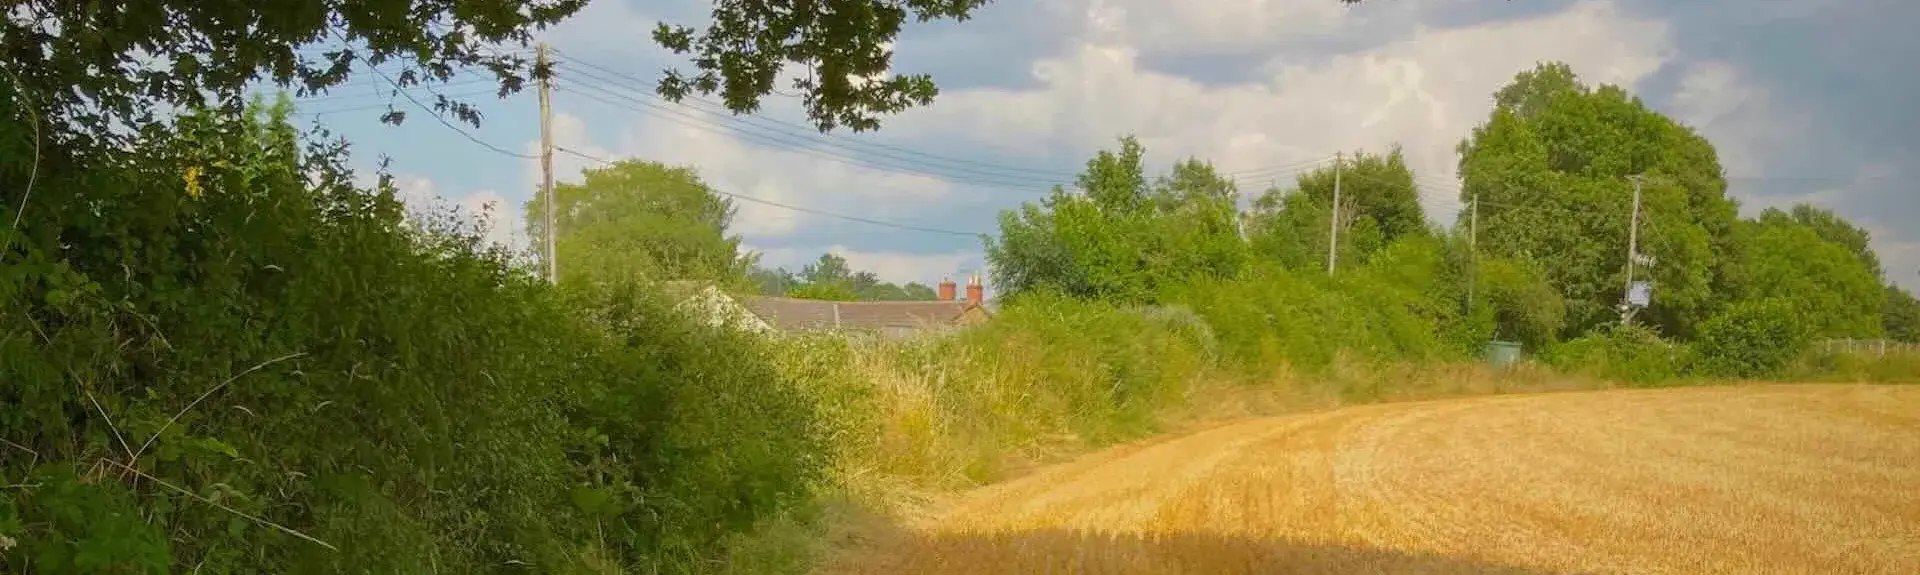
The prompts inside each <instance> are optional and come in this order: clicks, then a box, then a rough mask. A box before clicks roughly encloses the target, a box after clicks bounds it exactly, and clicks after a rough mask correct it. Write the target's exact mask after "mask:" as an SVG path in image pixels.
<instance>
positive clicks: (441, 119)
mask: <svg viewBox="0 0 1920 575" xmlns="http://www.w3.org/2000/svg"><path fill="white" fill-rule="evenodd" d="M353 58H354V59H355V60H359V61H360V62H361V63H366V59H364V58H361V57H360V55H358V54H355V55H354V56H353ZM367 70H368V71H370V72H373V74H374V75H375V76H379V77H380V79H382V80H386V81H387V84H390V85H392V86H393V90H394V91H395V92H399V93H400V95H401V96H405V97H406V98H407V101H408V102H413V105H414V106H418V107H419V108H420V110H421V111H424V112H426V113H427V114H428V115H430V116H433V119H434V120H438V121H439V122H440V125H442V126H446V127H447V129H449V130H453V131H454V132H455V133H458V134H460V135H461V136H463V137H465V138H466V139H467V140H468V141H471V142H473V143H475V144H479V145H481V146H482V147H485V148H487V149H489V150H493V151H495V152H499V153H501V154H504V155H508V156H513V157H515V158H522V159H528V160H537V159H540V157H539V156H535V155H532V154H519V153H514V152H510V151H507V149H506V148H502V147H499V146H495V145H493V144H491V143H488V142H487V141H485V140H481V139H480V138H476V137H474V135H473V134H470V133H467V131H466V130H462V129H460V127H459V126H455V125H453V122H449V121H447V119H446V118H445V117H442V116H441V115H440V114H439V113H437V112H434V111H433V109H432V108H429V107H427V105H426V104H422V103H420V100H419V99H417V98H414V97H413V93H412V92H408V91H406V90H405V89H402V88H401V87H400V83H399V82H395V81H393V78H389V77H387V75H386V74H385V73H383V72H381V71H380V69H379V68H375V67H373V65H372V64H367Z"/></svg>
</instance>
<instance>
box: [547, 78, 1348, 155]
mask: <svg viewBox="0 0 1920 575" xmlns="http://www.w3.org/2000/svg"><path fill="white" fill-rule="evenodd" d="M555 52H556V53H557V54H559V55H561V56H563V57H568V58H569V60H568V61H569V62H572V63H576V64H579V65H580V66H584V67H586V68H588V69H591V70H595V71H598V72H599V73H594V72H586V71H580V70H578V69H576V70H575V71H576V72H578V74H579V77H582V78H586V79H589V80H593V81H597V82H602V83H605V84H608V85H611V86H613V87H614V88H617V89H618V90H619V91H629V92H633V93H637V94H641V95H643V96H645V97H646V98H649V99H652V100H658V101H659V102H660V104H654V103H652V102H640V101H638V100H637V99H635V98H633V97H631V96H627V95H625V94H621V93H619V92H618V91H616V90H613V89H608V88H606V87H604V86H599V85H592V84H586V87H588V88H592V89H595V90H597V91H600V92H602V93H608V94H612V95H615V96H616V97H619V98H621V99H624V100H628V101H633V102H635V103H638V104H642V105H645V106H648V107H649V108H653V109H656V110H663V109H665V108H664V107H663V106H661V104H664V105H668V106H680V107H687V108H693V109H695V110H698V111H701V112H704V113H711V114H717V115H722V117H725V118H729V119H731V118H733V117H734V116H736V114H734V112H733V111H732V110H731V109H728V108H727V107H726V106H725V105H723V104H720V103H718V102H714V101H712V100H708V99H705V98H701V97H699V96H692V95H689V96H688V97H687V98H686V99H687V100H692V101H694V102H697V103H701V104H705V105H706V107H705V108H701V107H699V106H694V105H691V104H687V103H685V102H675V101H673V100H669V99H667V98H665V97H662V96H659V95H658V94H654V93H653V92H652V91H650V90H646V89H643V88H641V87H640V86H643V85H644V84H645V83H646V81H645V80H642V79H640V78H636V77H634V76H631V75H627V74H623V73H620V72H618V71H614V70H611V69H609V68H607V67H605V66H600V65H596V64H593V63H591V62H587V61H584V60H581V59H578V58H572V57H570V56H568V54H566V53H564V52H559V51H557V50H556V51H555ZM608 76H612V77H613V78H608ZM615 78H617V79H615ZM576 93H578V92H576ZM603 102H604V101H603ZM738 116H744V118H746V120H745V121H751V120H756V119H757V120H760V123H761V124H763V125H766V126H767V127H769V128H772V129H776V130H779V132H780V135H783V136H797V137H798V138H800V139H801V140H802V141H806V142H810V143H812V142H819V143H828V142H832V141H833V140H841V141H845V142H847V144H839V143H837V142H832V143H828V145H829V146H833V147H838V148H842V149H848V150H849V151H856V152H857V151H858V150H852V148H851V146H861V147H865V148H871V149H873V150H878V151H879V152H881V153H880V154H878V155H881V156H884V157H890V158H893V159H898V160H904V161H920V160H916V159H915V158H919V159H922V160H926V161H932V162H939V163H946V164H951V165H953V166H955V167H954V168H952V169H955V170H960V171H963V172H967V173H970V174H973V175H977V176H981V177H985V178H999V179H1003V180H1005V179H1007V178H1018V179H1019V181H1021V183H1022V185H1026V184H1030V183H1034V182H1032V181H1030V180H1028V178H1031V177H1033V176H1032V175H1041V176H1049V177H1051V178H1052V179H1048V180H1044V181H1042V182H1040V183H1043V184H1045V185H1046V186H1052V185H1069V184H1071V183H1072V181H1071V180H1073V179H1075V178H1078V177H1079V173H1078V172H1070V171H1064V170H1049V169H1040V168H1026V167H1019V166H1005V165H998V164H991V163H986V162H981V161H977V160H969V159H964V158H956V157H951V156H941V155H937V154H931V153H927V152H922V151H919V150H913V149H910V148H904V147H900V146H894V145H888V144H882V143H877V142H868V141H863V140H860V139H857V138H853V137H849V136H846V135H843V134H838V133H826V134H822V133H821V132H820V131H819V130H817V129H815V128H813V127H811V126H806V125H802V124H797V123H794V122H789V121H783V120H780V119H777V118H772V117H768V116H765V115H761V114H753V113H749V114H744V115H738ZM745 121H743V123H744V122H745ZM706 123H708V124H710V125H711V124H713V122H706ZM726 129H729V130H735V131H740V130H738V129H736V128H733V127H730V126H729V127H726ZM822 136H824V137H825V138H824V139H823V138H822ZM902 155H904V156H911V157H901V156H902ZM1330 159H1332V156H1331V155H1327V156H1321V157H1318V158H1313V159H1309V160H1304V161H1298V162H1293V163H1290V164H1282V165H1278V166H1267V167H1261V168H1254V169H1250V170H1241V171H1235V172H1222V173H1220V174H1219V175H1220V176H1222V177H1228V178H1231V177H1235V176H1248V177H1252V176H1255V175H1269V176H1270V175H1279V174H1284V173H1290V172H1294V171H1298V170H1299V169H1301V168H1304V167H1309V166H1314V165H1318V164H1322V163H1325V162H1326V161H1328V160H1330ZM969 166H971V167H969ZM989 171H997V172H1000V173H991V172H989ZM922 173H924V172H922ZM1020 174H1032V175H1020Z"/></svg>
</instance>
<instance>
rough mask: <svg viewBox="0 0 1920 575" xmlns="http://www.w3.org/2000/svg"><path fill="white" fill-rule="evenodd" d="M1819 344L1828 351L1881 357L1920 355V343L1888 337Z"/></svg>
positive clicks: (1840, 340)
mask: <svg viewBox="0 0 1920 575" xmlns="http://www.w3.org/2000/svg"><path fill="white" fill-rule="evenodd" d="M1817 345H1818V347H1819V348H1820V349H1823V350H1826V352H1827V353H1847V354H1865V355H1875V356H1879V357H1886V356H1888V355H1907V354H1912V355H1920V343H1908V342H1904V341H1893V340H1886V339H1828V340H1822V341H1820V342H1819V343H1818V344H1817Z"/></svg>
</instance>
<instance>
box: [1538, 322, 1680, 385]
mask: <svg viewBox="0 0 1920 575" xmlns="http://www.w3.org/2000/svg"><path fill="white" fill-rule="evenodd" d="M1545 359H1546V360H1547V363H1548V364H1550V365H1552V366H1554V367H1555V368H1556V369H1559V370H1561V371H1565V372H1570V373H1581V374H1587V375H1592V376H1596V377H1602V378H1606V379H1611V380H1615V381H1621V382H1626V383H1633V384H1640V385H1651V384H1659V383H1664V382H1668V381H1671V380H1674V379H1678V378H1680V377H1683V376H1685V375H1687V374H1688V373H1689V371H1690V370H1691V366H1692V364H1693V361H1694V360H1693V350H1692V349H1691V348H1689V347H1688V346H1687V345H1685V344H1680V343H1675V342H1671V341H1667V340H1666V339H1663V338H1661V337H1660V336H1659V334H1656V333H1654V332H1653V330H1651V329H1648V328H1646V327H1643V326H1641V325H1638V324H1629V325H1627V326H1625V327H1621V326H1609V327H1605V328H1601V329H1600V330H1598V331H1596V332H1594V333H1592V334H1589V335H1586V336H1583V337H1580V338H1576V339H1573V340H1570V341H1566V342H1562V343H1560V344H1557V345H1554V346H1552V347H1549V348H1548V349H1547V353H1546V354H1545Z"/></svg>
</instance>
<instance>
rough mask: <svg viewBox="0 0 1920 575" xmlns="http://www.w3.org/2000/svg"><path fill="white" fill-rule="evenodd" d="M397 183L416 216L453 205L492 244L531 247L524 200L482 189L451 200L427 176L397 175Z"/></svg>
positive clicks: (395, 180)
mask: <svg viewBox="0 0 1920 575" xmlns="http://www.w3.org/2000/svg"><path fill="white" fill-rule="evenodd" d="M359 177H360V179H361V180H363V181H366V180H370V179H371V178H372V176H370V175H368V174H366V173H364V172H363V173H361V174H360V176H359ZM368 185H370V183H369V184H368ZM393 186H394V191H395V193H396V194H397V195H398V196H399V197H400V201H401V202H403V203H405V204H406V205H407V210H408V211H409V212H410V213H411V214H412V215H413V217H427V214H431V213H436V212H439V211H442V210H445V209H449V208H450V209H453V210H456V212H455V213H456V214H457V215H458V216H459V217H461V218H462V219H463V220H464V222H463V223H466V224H469V225H473V226H476V227H477V228H478V229H479V230H481V232H482V234H481V235H482V237H484V238H485V239H486V240H487V242H488V243H492V244H496V245H500V246H503V247H506V248H509V249H514V250H519V249H524V248H525V247H527V236H526V227H525V226H524V225H523V224H522V222H523V220H524V217H523V216H522V214H523V213H524V212H523V210H522V209H521V206H520V203H519V202H514V201H509V200H508V199H507V198H506V197H504V196H501V195H500V193H499V192H495V191H493V190H480V191H477V192H471V193H468V194H464V195H462V196H460V198H459V199H457V200H453V201H449V200H448V198H446V197H445V196H442V195H440V194H439V192H438V191H437V190H436V189H435V186H434V184H433V180H429V179H427V178H423V177H417V176H396V177H395V178H394V182H393Z"/></svg>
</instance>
